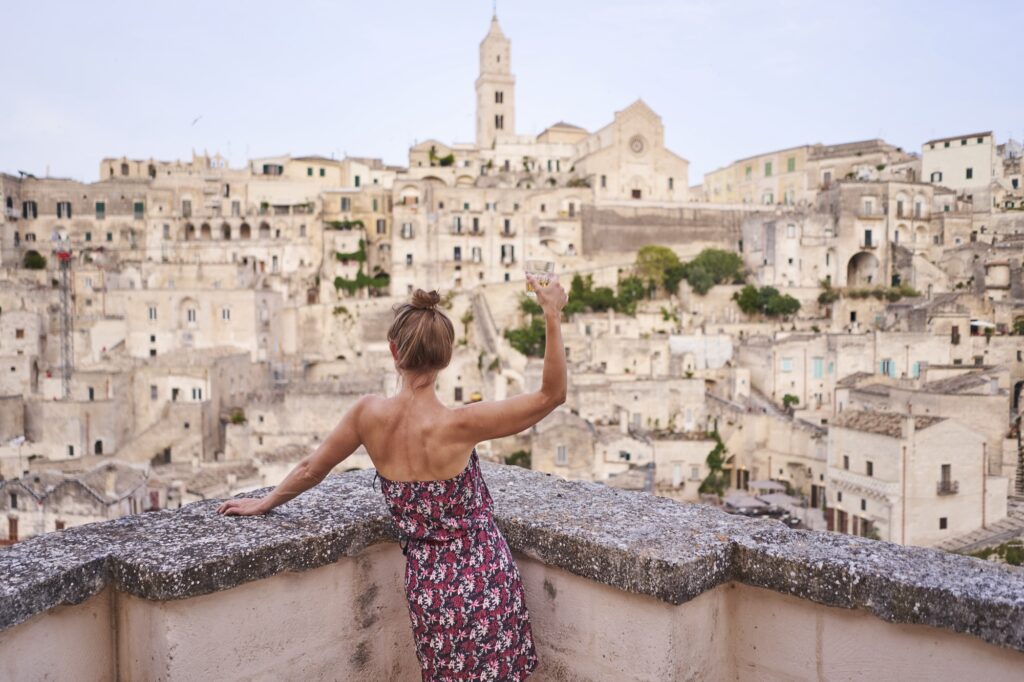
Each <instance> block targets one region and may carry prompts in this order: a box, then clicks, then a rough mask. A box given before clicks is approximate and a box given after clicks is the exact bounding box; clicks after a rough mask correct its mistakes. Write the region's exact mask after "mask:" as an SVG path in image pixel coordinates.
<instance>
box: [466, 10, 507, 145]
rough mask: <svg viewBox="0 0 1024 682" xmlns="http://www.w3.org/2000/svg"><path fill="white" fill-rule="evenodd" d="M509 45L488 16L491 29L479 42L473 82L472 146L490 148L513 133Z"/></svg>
mask: <svg viewBox="0 0 1024 682" xmlns="http://www.w3.org/2000/svg"><path fill="white" fill-rule="evenodd" d="M511 53H512V45H511V43H510V42H509V39H508V38H506V37H505V34H504V33H502V32H501V26H500V25H498V16H497V15H496V14H495V15H494V16H492V17H491V28H490V30H489V31H487V35H486V36H484V39H483V41H481V43H480V75H479V76H478V77H477V79H476V145H477V147H479V148H481V149H489V148H491V147H493V146H494V141H495V139H497V138H498V137H500V136H501V135H515V132H516V95H515V88H516V77H515V76H513V75H512V64H511Z"/></svg>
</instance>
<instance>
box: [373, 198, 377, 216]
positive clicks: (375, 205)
mask: <svg viewBox="0 0 1024 682" xmlns="http://www.w3.org/2000/svg"><path fill="white" fill-rule="evenodd" d="M373 212H374V213H376V212H377V200H376V199H374V200H373Z"/></svg>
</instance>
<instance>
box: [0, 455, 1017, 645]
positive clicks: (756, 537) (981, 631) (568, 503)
mask: <svg viewBox="0 0 1024 682" xmlns="http://www.w3.org/2000/svg"><path fill="white" fill-rule="evenodd" d="M482 466H483V470H484V476H485V478H486V480H487V482H488V486H489V489H490V491H491V493H492V495H493V497H494V500H495V517H496V519H497V521H498V524H499V526H500V527H501V529H502V531H503V533H504V534H505V536H506V538H507V540H508V543H509V545H510V546H511V548H512V549H513V550H516V551H518V552H520V553H522V554H523V555H526V556H527V557H530V558H532V559H535V560H537V561H538V562H540V563H542V564H544V565H546V566H549V567H556V568H559V569H564V570H565V571H568V572H569V573H572V574H575V575H578V576H582V577H584V578H588V579H590V580H592V581H596V582H599V583H604V584H606V585H609V586H611V587H615V588H618V589H620V590H625V591H627V592H632V593H638V594H643V595H648V596H651V597H654V598H656V599H658V600H661V601H662V602H667V603H668V604H673V605H677V604H682V603H684V602H687V601H690V600H693V599H695V598H696V597H698V596H699V595H701V594H703V593H705V592H708V591H710V590H712V588H714V587H716V586H718V585H722V584H724V583H729V582H738V583H744V584H746V585H750V586H754V587H760V588H766V589H768V590H773V591H775V592H778V593H781V594H784V595H792V596H795V597H798V598H801V599H804V600H809V601H811V602H816V603H819V604H824V605H827V606H833V607H842V608H846V609H858V610H862V611H866V612H869V613H871V614H874V615H875V616H877V617H879V618H881V619H883V620H886V621H889V622H893V623H904V624H921V625H929V626H933V627H937V628H943V629H946V630H951V631H955V632H959V633H963V634H966V635H971V636H973V637H976V638H978V639H980V640H982V641H984V642H988V643H991V644H995V645H998V646H1002V647H1007V648H1009V649H1014V650H1017V651H1024V572H1021V571H1019V570H1014V569H1011V568H1007V567H1002V566H998V565H994V564H991V563H987V562H984V561H981V560H978V559H973V558H970V557H964V556H958V555H953V554H947V553H945V552H941V551H936V550H929V549H921V548H912V547H903V546H899V545H895V544H891V543H886V542H878V541H872V540H867V539H863V538H858V537H852V536H847V535H839V534H832V533H816V532H811V531H794V530H790V529H787V528H785V527H784V526H782V525H781V524H779V523H778V522H775V521H770V520H753V519H748V518H745V517H738V516H730V515H728V514H725V513H723V512H721V511H719V510H716V509H713V508H710V507H706V506H701V505H688V504H680V503H677V502H674V501H672V500H669V499H666V498H660V497H655V496H652V495H649V494H645V493H636V492H630V491H624V490H618V489H614V488H609V487H606V486H603V485H601V484H597V483H587V482H576V481H565V480H562V479H559V478H557V477H553V476H550V475H546V474H541V473H538V472H532V471H527V470H524V469H521V468H518V467H512V466H505V465H499V464H492V463H489V462H484V463H482ZM372 481H373V471H372V470H368V471H360V472H349V473H345V474H336V475H332V476H330V477H328V478H327V479H326V480H325V481H324V482H323V483H321V484H320V485H319V486H317V487H316V488H314V489H313V490H311V491H309V492H307V493H305V494H304V495H302V496H300V497H299V498H296V499H295V500H293V501H292V502H289V503H288V504H286V505H284V506H282V507H279V508H278V509H275V510H274V511H273V512H271V513H270V514H268V515H266V516H263V517H222V516H219V515H218V514H217V513H216V506H217V502H216V501H204V502H198V503H195V504H192V505H189V506H187V507H185V508H183V509H181V510H176V511H161V512H151V513H146V514H140V515H136V516H129V517H124V518H121V519H118V520H116V521H110V522H105V523H97V524H90V525H86V526H81V527H78V528H72V529H69V530H65V531H61V532H56V533H50V534H47V535H44V536H40V537H37V538H33V539H30V540H27V541H24V542H21V543H18V544H16V545H14V546H12V547H9V548H7V549H3V550H0V576H2V581H0V630H2V629H7V628H10V627H12V626H14V625H17V624H18V623H21V622H23V621H26V620H28V619H30V618H32V617H33V616H34V615H36V614H39V613H43V612H45V611H47V610H49V609H52V608H54V607H56V606H58V605H61V604H78V603H81V602H83V601H85V600H87V599H89V598H90V597H92V596H93V595H96V594H98V593H99V592H100V591H102V590H103V589H104V588H107V587H110V588H112V589H113V590H115V591H117V592H120V593H125V594H128V595H133V596H135V597H139V598H142V599H146V600H156V601H166V600H178V599H188V598H192V597H197V596H200V595H204V594H209V593H213V592H218V591H222V590H227V589H230V588H232V587H236V586H238V585H241V584H243V583H247V582H250V581H254V580H259V579H263V578H268V577H271V576H274V575H276V574H279V573H283V572H287V571H305V570H308V569H313V568H317V567H320V566H325V565H327V564H331V563H333V562H336V561H338V560H339V559H341V558H343V557H350V556H355V555H357V554H359V553H360V552H362V551H363V550H364V549H366V548H367V547H369V546H370V545H373V544H376V543H381V542H393V541H395V540H396V539H397V535H396V532H395V528H394V526H393V525H392V522H391V519H390V516H389V514H388V511H387V508H386V506H385V504H384V500H383V498H382V496H381V493H380V492H379V491H377V490H374V489H373V487H372Z"/></svg>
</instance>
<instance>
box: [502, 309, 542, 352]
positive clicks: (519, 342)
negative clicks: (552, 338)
mask: <svg viewBox="0 0 1024 682" xmlns="http://www.w3.org/2000/svg"><path fill="white" fill-rule="evenodd" d="M546 337H547V330H546V329H545V327H544V319H543V318H538V317H534V318H531V319H530V322H529V324H527V325H525V326H523V327H517V328H515V329H506V330H505V338H506V339H508V342H509V344H511V345H512V347H513V348H515V349H516V350H517V351H519V352H520V353H522V354H523V355H525V356H527V357H531V358H542V357H544V343H545V339H546Z"/></svg>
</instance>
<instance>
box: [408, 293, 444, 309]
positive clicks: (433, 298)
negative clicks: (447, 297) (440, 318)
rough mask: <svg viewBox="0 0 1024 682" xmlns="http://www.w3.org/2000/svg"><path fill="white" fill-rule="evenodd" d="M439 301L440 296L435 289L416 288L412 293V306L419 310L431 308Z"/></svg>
mask: <svg viewBox="0 0 1024 682" xmlns="http://www.w3.org/2000/svg"><path fill="white" fill-rule="evenodd" d="M440 302H441V296H440V294H438V293H437V291H424V290H423V289H417V290H416V291H414V292H413V294H412V307H413V308H419V309H420V310H432V309H434V308H436V307H437V304H438V303H440Z"/></svg>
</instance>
